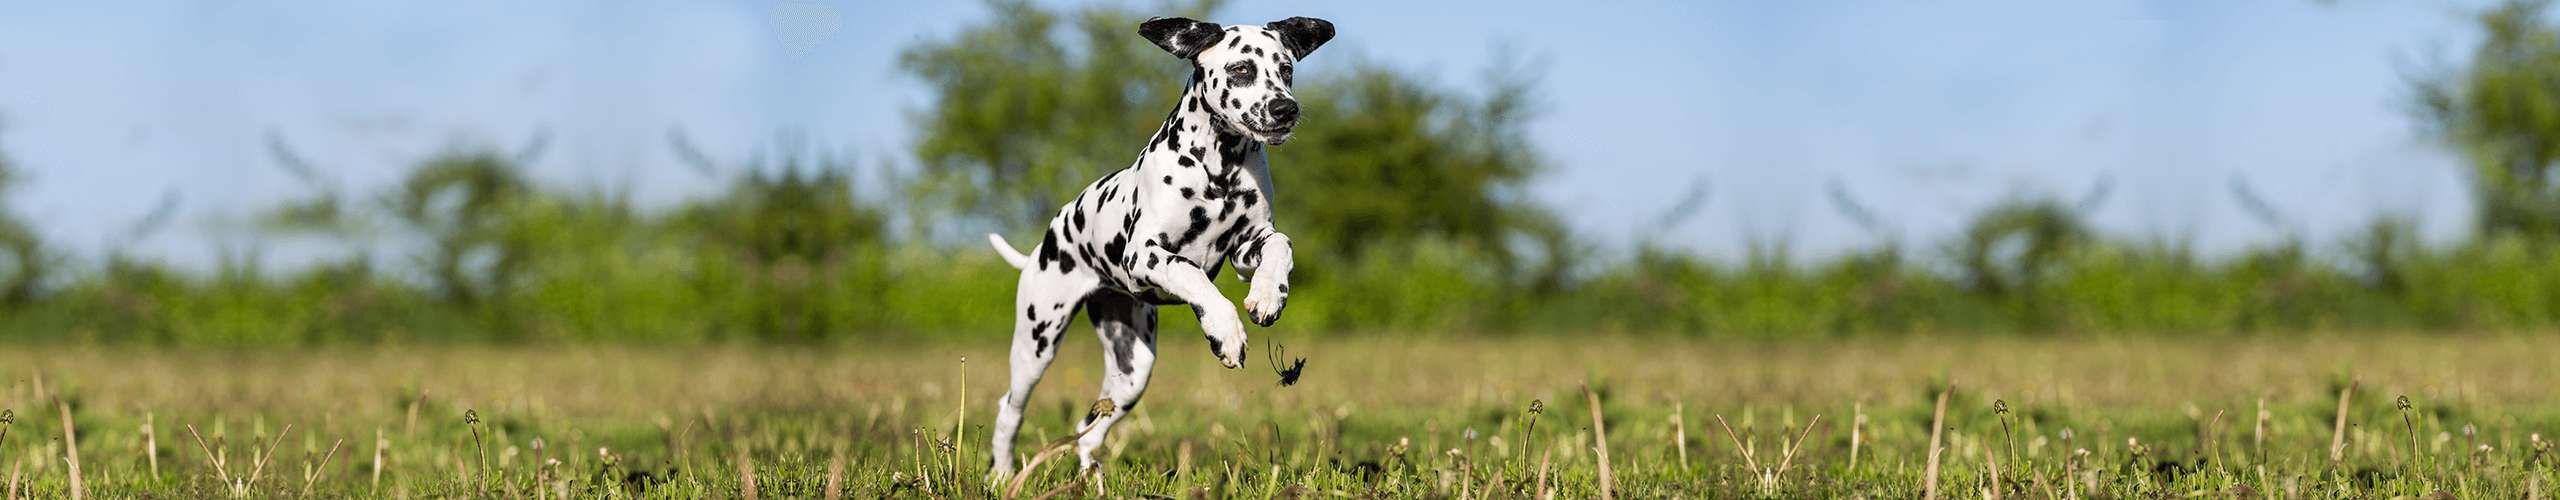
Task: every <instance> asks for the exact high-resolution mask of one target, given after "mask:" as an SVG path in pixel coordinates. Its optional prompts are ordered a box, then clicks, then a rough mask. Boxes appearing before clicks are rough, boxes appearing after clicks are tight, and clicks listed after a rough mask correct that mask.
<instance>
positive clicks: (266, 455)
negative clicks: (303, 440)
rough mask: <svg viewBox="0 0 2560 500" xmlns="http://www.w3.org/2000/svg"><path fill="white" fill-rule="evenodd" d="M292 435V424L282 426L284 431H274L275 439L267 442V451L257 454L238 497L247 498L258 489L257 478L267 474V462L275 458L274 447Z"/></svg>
mask: <svg viewBox="0 0 2560 500" xmlns="http://www.w3.org/2000/svg"><path fill="white" fill-rule="evenodd" d="M292 433H293V424H284V429H281V430H277V431H276V437H274V438H272V439H269V440H267V449H266V450H263V451H259V452H258V465H257V466H256V467H252V468H250V469H249V482H247V483H244V484H242V485H241V486H240V490H239V493H238V495H239V496H248V495H249V492H250V491H252V490H255V489H256V488H257V487H258V478H261V477H265V476H266V474H267V462H268V461H271V460H273V459H275V457H276V446H278V445H282V444H284V436H285V435H286V434H292Z"/></svg>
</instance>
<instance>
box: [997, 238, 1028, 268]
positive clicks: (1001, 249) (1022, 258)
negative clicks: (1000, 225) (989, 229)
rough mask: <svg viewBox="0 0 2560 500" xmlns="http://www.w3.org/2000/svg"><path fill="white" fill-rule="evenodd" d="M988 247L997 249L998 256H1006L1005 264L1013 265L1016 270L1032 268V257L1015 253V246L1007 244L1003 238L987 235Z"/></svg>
mask: <svg viewBox="0 0 2560 500" xmlns="http://www.w3.org/2000/svg"><path fill="white" fill-rule="evenodd" d="M987 245H988V246H993V247H996V254H997V255H1002V256H1004V261H1005V263H1007V264H1013V268H1014V269H1029V268H1031V256H1029V255H1023V254H1022V252H1017V251H1014V249H1013V245H1011V244H1008V243H1005V242H1004V237H1003V236H997V235H996V233H987Z"/></svg>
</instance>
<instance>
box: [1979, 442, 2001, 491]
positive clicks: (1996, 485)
mask: <svg viewBox="0 0 2560 500" xmlns="http://www.w3.org/2000/svg"><path fill="white" fill-rule="evenodd" d="M1982 462H1983V463H1985V464H1989V465H1990V466H1991V484H1989V485H1986V486H1983V487H1982V498H1984V499H1986V500H2000V454H1997V453H1992V452H1991V448H1988V447H1985V448H1983V449H1982Z"/></svg>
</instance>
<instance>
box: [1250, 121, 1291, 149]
mask: <svg viewBox="0 0 2560 500" xmlns="http://www.w3.org/2000/svg"><path fill="white" fill-rule="evenodd" d="M1295 128H1296V126H1295V125H1294V124H1293V125H1283V126H1278V127H1270V128H1264V127H1256V126H1246V127H1245V131H1247V132H1252V133H1253V135H1254V138H1256V139H1260V140H1262V143H1263V144H1270V145H1274V146H1277V145H1280V144H1282V143H1286V142H1289V135H1290V131H1291V130H1294V129H1295Z"/></svg>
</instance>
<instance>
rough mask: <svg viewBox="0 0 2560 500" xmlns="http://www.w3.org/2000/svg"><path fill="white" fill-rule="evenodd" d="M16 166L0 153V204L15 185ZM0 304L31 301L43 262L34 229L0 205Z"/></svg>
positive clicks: (42, 273) (18, 304)
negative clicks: (2, 254) (3, 254)
mask: <svg viewBox="0 0 2560 500" xmlns="http://www.w3.org/2000/svg"><path fill="white" fill-rule="evenodd" d="M18 182H19V177H18V171H17V168H16V167H13V166H11V165H10V164H9V158H8V157H6V156H0V204H5V203H7V202H8V196H7V195H8V194H9V190H11V189H14V188H16V187H17V186H18ZM0 253H5V254H6V255H5V256H0V307H8V308H16V307H21V306H25V305H27V304H28V303H31V302H34V301H35V299H36V287H37V286H38V285H41V284H43V283H44V280H45V278H46V273H45V270H46V268H48V267H50V266H48V265H47V262H46V256H45V251H44V241H43V240H42V239H41V238H38V237H37V236H36V232H35V228H33V227H29V226H28V225H27V222H26V221H25V220H22V219H19V218H18V215H17V214H16V213H11V212H9V211H8V210H7V208H6V206H5V205H0Z"/></svg>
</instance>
